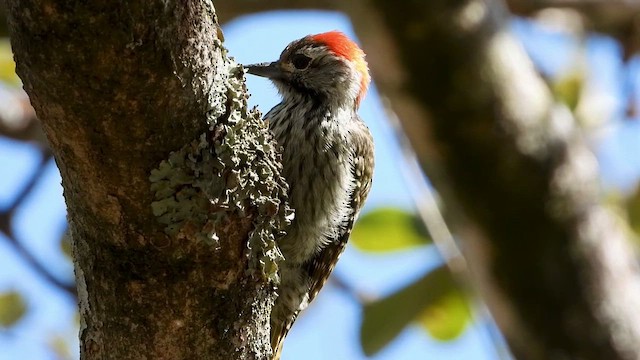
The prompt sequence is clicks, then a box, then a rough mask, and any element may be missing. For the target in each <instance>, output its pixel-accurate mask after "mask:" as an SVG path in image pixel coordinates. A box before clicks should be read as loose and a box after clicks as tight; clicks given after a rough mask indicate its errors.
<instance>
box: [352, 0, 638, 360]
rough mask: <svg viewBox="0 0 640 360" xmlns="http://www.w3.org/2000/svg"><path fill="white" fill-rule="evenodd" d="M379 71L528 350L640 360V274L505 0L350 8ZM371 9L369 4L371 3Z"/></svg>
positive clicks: (521, 352)
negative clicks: (511, 24)
mask: <svg viewBox="0 0 640 360" xmlns="http://www.w3.org/2000/svg"><path fill="white" fill-rule="evenodd" d="M350 4H351V6H349V7H348V9H347V12H348V13H349V14H351V15H352V19H353V21H354V26H355V27H356V30H357V31H358V34H363V36H362V37H361V40H362V42H363V46H364V49H365V51H366V52H367V53H368V54H385V55H386V56H385V57H379V58H377V57H376V56H375V55H373V56H370V57H369V59H370V65H371V67H372V70H373V77H374V79H376V84H377V85H378V86H379V88H380V90H381V92H382V93H383V94H385V95H386V96H388V98H389V100H390V103H391V105H392V107H393V109H394V110H395V111H396V112H397V114H398V116H399V118H400V119H401V121H402V123H403V126H404V127H405V129H406V132H407V134H408V136H409V137H410V140H411V142H412V144H413V145H414V148H415V149H416V152H417V155H418V157H419V159H420V161H421V164H422V167H423V169H425V171H426V172H427V174H428V175H429V178H430V179H431V180H432V181H433V183H434V185H435V186H436V188H437V189H438V192H439V193H440V194H441V195H442V197H443V199H444V203H445V204H446V207H447V210H448V211H447V213H448V214H449V215H451V214H454V215H455V216H451V219H450V220H452V222H454V223H455V224H456V225H457V226H455V227H454V229H455V230H456V232H457V233H458V235H460V237H461V239H462V240H464V242H463V246H464V250H465V251H464V252H465V257H466V258H467V260H469V263H470V265H471V268H472V271H470V274H472V275H473V277H474V279H475V280H476V281H475V284H476V285H477V286H478V288H479V289H480V292H481V294H482V295H483V299H484V300H485V301H486V302H487V304H488V305H489V308H490V309H491V311H492V313H493V315H494V317H495V318H496V320H497V322H498V325H499V326H500V328H501V330H502V331H503V334H504V335H505V336H506V338H507V340H508V342H509V345H510V347H511V349H512V351H513V353H514V355H515V356H516V358H518V359H536V360H537V359H540V360H546V359H583V360H585V359H593V360H600V359H608V360H614V359H625V360H632V359H640V348H639V347H638V344H639V343H640V312H638V308H640V287H639V285H640V283H639V281H638V280H639V279H640V278H639V274H638V266H637V263H636V260H635V257H634V253H633V251H632V248H631V246H630V243H629V242H628V239H627V233H625V230H624V228H623V227H622V226H621V225H622V224H621V222H620V221H618V220H616V219H615V217H614V215H613V214H611V212H610V211H608V210H607V209H606V207H605V206H603V205H602V204H601V199H600V193H599V187H598V171H597V166H598V165H597V161H596V159H595V157H594V156H593V154H592V153H590V152H589V150H588V149H587V147H586V145H585V141H584V139H583V138H582V137H581V133H580V129H579V128H578V127H577V125H576V123H575V120H574V119H573V117H572V115H571V113H570V111H569V110H568V109H566V108H562V107H561V106H560V105H557V104H554V101H553V99H552V97H551V94H550V92H549V90H548V88H547V87H546V86H545V84H544V83H543V81H542V79H540V77H539V76H538V75H537V73H536V71H535V69H534V68H533V66H532V64H531V62H530V60H529V59H528V58H527V57H526V54H525V53H524V51H523V49H522V48H521V47H520V46H519V44H518V43H517V41H515V39H513V37H512V35H511V34H509V31H508V28H507V19H508V13H507V11H506V9H505V8H504V5H503V4H502V3H501V2H500V1H497V0H456V1H453V0H432V1H424V2H411V3H405V4H403V6H398V4H397V3H393V2H389V1H385V0H368V1H367V0H362V1H354V2H352V3H350ZM365 4H366V5H365Z"/></svg>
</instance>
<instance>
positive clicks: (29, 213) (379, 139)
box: [0, 12, 640, 360]
mask: <svg viewBox="0 0 640 360" xmlns="http://www.w3.org/2000/svg"><path fill="white" fill-rule="evenodd" d="M221 17H222V18H224V16H221ZM333 29H339V30H342V31H344V32H345V33H347V34H348V35H351V36H353V35H354V34H353V31H352V29H351V27H350V25H349V22H348V19H347V18H346V17H345V16H343V15H341V14H338V13H327V12H296V13H291V12H290V13H287V12H273V13H265V14H259V15H255V16H250V17H245V18H240V19H237V20H236V21H233V22H231V23H228V24H225V25H224V26H223V30H224V33H225V38H226V42H225V45H226V46H227V47H228V49H229V53H230V54H231V55H232V56H234V57H235V58H236V60H237V61H238V62H240V63H244V64H247V63H254V62H263V61H271V60H275V59H277V58H278V56H279V54H280V52H281V50H282V49H283V48H284V47H285V46H286V45H287V44H288V43H289V42H290V41H291V40H294V39H297V38H299V37H302V36H304V35H307V34H310V33H318V32H324V31H328V30H333ZM512 29H513V30H514V32H515V33H516V34H518V36H520V38H521V39H523V40H524V42H525V48H526V50H527V51H528V52H529V54H530V55H531V57H532V58H533V59H534V61H535V62H536V64H537V66H538V67H539V68H540V69H541V71H542V72H543V73H545V74H547V75H549V76H555V75H557V74H559V73H562V72H563V71H566V70H568V69H571V67H572V66H574V64H575V63H574V60H575V55H574V50H575V49H576V48H577V44H576V43H575V42H573V41H571V40H570V39H569V38H568V37H567V36H565V35H562V34H559V33H557V32H553V31H549V30H545V29H543V28H540V27H538V26H531V25H530V23H528V22H525V21H515V22H514V23H513V26H512ZM619 52H620V49H619V48H618V47H617V46H616V44H615V43H614V42H613V41H612V40H610V39H607V38H603V37H593V38H590V40H589V41H588V43H587V55H588V64H589V67H588V68H589V69H593V72H590V73H589V74H588V77H589V79H590V81H591V82H592V83H593V84H594V87H596V88H599V89H600V90H601V91H604V92H606V94H607V95H608V96H610V97H611V98H613V99H614V105H615V104H617V105H616V106H614V107H613V109H612V114H613V120H612V121H610V122H607V123H606V124H605V125H603V126H602V127H603V129H605V131H602V132H601V133H602V134H601V135H600V136H598V137H594V138H593V139H592V140H591V141H592V145H593V148H594V149H595V150H596V151H597V154H598V157H599V159H600V160H601V168H602V177H603V184H604V188H606V189H622V190H623V191H629V190H631V189H633V187H634V186H635V184H636V182H637V179H638V176H640V157H638V156H636V154H638V153H640V141H637V139H638V136H639V135H640V124H638V122H637V121H623V120H622V119H621V117H622V114H623V111H622V109H621V104H622V101H620V99H621V97H622V96H625V95H626V94H627V93H628V91H629V89H630V88H631V86H630V85H632V84H635V83H637V80H638V75H637V74H638V71H637V68H638V64H636V63H635V62H634V63H632V65H631V66H630V67H629V68H630V70H629V69H624V68H623V67H622V65H621V64H620V60H619ZM629 74H631V76H629ZM374 81H375V79H374ZM247 84H248V88H249V90H250V92H251V93H252V96H251V98H250V105H257V106H259V107H260V109H261V110H262V111H263V112H266V111H268V110H269V109H270V108H271V107H272V106H273V105H275V104H276V103H277V102H278V96H277V93H276V91H275V88H274V87H273V86H272V85H271V84H270V83H269V82H268V81H266V80H264V79H260V78H256V77H249V78H248V80H247ZM616 99H617V100H618V102H617V103H616V102H615V100H616ZM360 114H361V116H362V117H363V118H364V119H365V120H366V122H367V124H368V125H369V127H370V128H371V130H372V133H373V135H374V138H375V141H376V163H377V167H376V172H375V175H374V184H373V188H372V192H371V195H370V198H369V201H368V203H367V206H366V208H365V211H367V210H370V209H372V208H375V207H379V206H398V207H401V208H404V209H408V210H411V209H413V204H412V199H411V196H410V194H409V192H408V190H407V189H408V188H410V186H409V185H410V184H408V183H407V182H406V181H405V180H404V179H403V177H402V173H403V168H402V167H403V166H404V164H402V162H399V161H397V159H399V158H400V151H399V148H398V146H397V144H396V142H395V140H394V138H393V131H392V130H391V128H390V126H389V125H388V124H387V123H386V120H385V118H384V113H383V110H382V107H381V104H380V101H379V98H378V94H377V91H376V88H375V85H374V86H372V88H371V90H370V92H369V95H368V96H367V98H366V99H365V101H364V102H363V104H362V108H361V111H360ZM38 156H39V155H38V152H36V151H34V150H33V149H32V148H31V147H29V146H28V145H24V144H21V143H17V142H13V141H9V140H6V139H3V138H0V169H3V171H2V173H3V176H0V208H2V207H6V206H7V204H8V203H10V202H11V200H12V199H13V196H15V194H16V193H17V192H18V191H19V189H20V188H21V186H22V185H23V184H24V182H25V180H26V179H28V178H29V176H30V175H31V173H32V172H33V171H34V170H35V168H36V166H37V164H38V162H39V158H38ZM65 216H66V215H65V211H64V201H63V198H62V187H61V186H60V176H59V174H58V172H57V169H56V167H55V165H54V164H53V162H51V163H50V164H48V166H47V169H46V172H45V176H44V177H43V179H42V180H41V182H40V183H39V184H38V186H37V187H36V190H35V191H34V192H33V193H32V194H31V195H30V198H29V200H28V201H27V203H26V204H25V205H24V206H23V207H22V208H21V209H20V210H19V212H18V214H17V216H16V219H15V223H14V227H15V229H16V235H17V236H18V238H19V239H20V241H22V242H23V244H25V246H26V247H27V248H28V249H30V250H31V251H32V252H33V253H34V254H35V256H36V257H37V258H38V259H39V260H40V261H41V262H42V263H45V264H47V266H48V267H49V268H50V269H51V271H52V272H53V273H54V274H55V275H56V276H57V277H59V278H60V279H63V280H69V279H71V278H72V275H73V274H72V266H71V264H70V262H69V261H68V260H67V259H66V258H65V257H64V256H63V255H62V253H61V252H60V251H59V244H58V242H57V241H58V239H59V236H60V233H61V231H62V230H63V228H64V222H65ZM0 259H2V262H0V291H5V290H8V289H17V290H19V291H21V292H22V293H23V294H25V296H26V298H27V301H28V303H29V306H30V309H31V311H30V312H29V313H28V315H27V316H26V317H25V318H24V319H23V320H22V321H21V322H20V323H19V324H18V325H17V326H15V327H14V328H12V329H11V332H10V333H8V334H7V333H3V332H0V349H2V351H0V360H4V359H7V360H9V359H18V358H28V359H35V360H40V359H53V358H54V357H52V355H51V353H50V352H49V351H48V346H49V345H48V344H49V343H50V341H51V340H50V338H51V336H53V335H56V334H57V335H58V336H61V337H63V338H65V339H67V340H68V341H70V342H71V346H72V350H74V351H75V349H77V340H75V333H76V327H75V326H76V325H75V321H76V320H75V318H74V307H75V304H74V302H73V300H72V299H71V298H70V297H68V296H67V295H65V294H61V293H60V292H58V291H57V290H56V289H54V288H52V287H51V285H49V284H48V283H46V282H44V281H43V280H42V279H41V278H40V277H39V276H38V275H37V274H35V273H34V272H33V270H32V269H31V268H30V267H29V266H28V264H25V263H24V261H22V259H21V258H19V257H17V256H15V254H14V252H13V250H12V249H11V247H10V246H9V245H8V244H7V241H5V239H0ZM438 264H440V258H439V256H438V254H437V253H436V252H435V250H434V249H433V248H422V249H418V250H412V251H405V252H398V253H393V254H388V255H371V254H365V253H362V252H359V251H358V250H356V249H354V248H352V247H349V248H348V249H347V251H346V253H345V255H344V256H343V257H342V260H341V262H340V263H339V265H338V267H337V269H336V273H338V274H339V275H340V276H341V278H342V279H344V280H345V281H346V282H347V283H348V284H349V285H350V286H351V287H353V288H355V289H357V290H358V291H360V292H363V293H366V294H369V295H372V296H384V295H386V294H389V293H392V292H393V291H395V290H397V289H399V288H401V287H403V286H405V285H407V284H409V283H411V282H412V281H414V280H415V279H417V278H418V277H420V276H422V275H423V274H424V273H426V272H427V271H429V270H430V269H432V268H434V267H435V266H437V265H438ZM360 311H361V308H360V305H359V304H357V303H356V302H355V301H354V300H353V299H352V298H351V297H350V296H348V295H347V294H345V293H344V292H343V291H341V290H338V289H336V288H333V287H331V286H330V285H329V286H328V287H327V288H326V289H325V290H324V291H323V292H322V293H321V294H320V296H319V297H318V299H317V300H316V301H315V303H314V304H313V306H312V307H311V308H310V309H309V310H308V311H307V312H306V313H305V314H304V315H303V316H302V317H301V318H300V319H299V320H298V322H297V323H296V325H295V326H294V328H293V331H292V333H291V335H290V336H289V337H288V339H287V341H286V343H285V350H284V355H283V360H293V359H302V358H304V359H309V360H315V359H318V360H320V359H346V360H360V359H366V357H365V356H364V355H363V353H362V351H361V350H360V347H359V344H358V336H359V335H358V331H359V330H358V328H359V324H360V320H361V319H360V315H361V313H360ZM326 344H331V346H327V345H326ZM416 358H429V359H451V360H457V359H478V360H485V359H486V360H490V359H498V356H497V354H496V350H495V349H494V347H493V345H492V341H491V336H490V334H489V330H488V327H487V325H486V324H485V323H484V322H483V321H481V322H480V324H475V325H472V326H470V327H469V328H468V329H467V331H465V333H464V334H463V335H462V336H461V337H460V338H459V339H458V340H456V341H452V342H439V341H436V340H433V339H431V338H430V337H429V336H428V335H427V334H426V333H425V332H424V331H422V330H421V329H420V328H419V327H416V326H414V327H409V328H408V329H406V330H405V331H404V332H403V333H402V334H401V336H400V337H399V338H398V339H397V340H396V341H395V342H394V343H392V344H391V345H390V346H388V347H387V348H385V349H384V350H383V351H382V352H380V353H379V354H378V355H376V356H375V357H374V358H373V359H376V360H391V359H393V360H402V359H416Z"/></svg>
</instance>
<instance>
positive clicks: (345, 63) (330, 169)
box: [245, 31, 374, 360]
mask: <svg viewBox="0 0 640 360" xmlns="http://www.w3.org/2000/svg"><path fill="white" fill-rule="evenodd" d="M245 69H246V71H247V73H249V74H252V75H257V76H261V77H266V78H268V79H269V80H271V81H272V82H273V84H275V87H276V88H277V90H278V92H279V93H280V96H281V98H282V99H281V101H280V103H279V104H277V105H276V106H275V107H273V108H272V109H271V110H270V111H269V112H268V113H267V114H266V115H265V116H264V121H266V122H267V123H268V127H269V129H270V130H271V132H272V133H273V135H274V137H275V139H276V141H277V143H278V145H279V147H280V150H281V153H282V166H283V170H282V174H283V176H284V178H285V179H286V181H287V183H288V185H289V201H290V205H291V206H292V208H293V209H294V211H295V217H294V219H293V221H292V223H291V225H290V227H289V229H288V231H287V233H286V235H284V236H283V237H282V238H280V239H279V240H278V246H279V248H280V250H281V252H282V254H283V256H284V260H283V261H282V262H281V264H280V267H279V275H280V283H279V285H278V287H277V290H276V292H277V295H278V296H277V298H276V300H275V304H274V306H273V308H272V311H271V318H270V326H271V348H272V353H273V357H272V359H274V360H278V359H280V356H281V352H282V346H283V342H284V338H285V337H286V335H287V333H288V332H289V330H290V328H291V326H292V325H293V323H294V322H295V320H296V318H297V317H298V314H299V313H300V312H301V311H302V310H304V309H305V308H306V307H307V305H308V304H309V303H310V302H311V301H312V300H313V299H314V298H315V297H316V295H317V294H318V292H319V291H320V289H321V288H322V287H323V285H324V284H325V282H326V281H327V279H328V277H329V275H330V274H331V272H332V271H333V269H334V267H335V265H336V263H337V261H338V258H339V257H340V255H341V254H342V252H343V251H344V249H345V246H346V244H347V241H348V239H349V236H350V234H351V230H352V228H353V225H354V222H355V220H356V219H357V217H358V214H359V212H360V209H361V208H362V206H363V204H364V201H365V199H366V198H367V195H368V193H369V190H370V189H371V184H372V175H373V169H374V144H373V138H372V136H371V133H370V131H369V129H368V127H367V126H366V124H365V123H364V121H363V120H362V119H361V118H360V116H359V115H358V109H359V107H360V104H361V102H362V99H363V98H364V96H365V95H366V93H367V89H368V87H369V83H370V81H371V78H370V75H369V69H368V65H367V62H366V60H365V54H364V52H363V51H362V50H361V49H360V47H359V46H358V45H357V44H356V43H355V42H354V41H352V40H351V39H349V38H348V37H347V36H346V35H345V34H344V33H342V32H339V31H329V32H325V33H320V34H314V35H308V36H305V37H303V38H301V39H298V40H295V41H293V42H291V43H290V44H289V45H288V46H287V47H286V48H285V49H284V50H283V51H282V54H281V55H280V58H279V59H278V60H277V61H273V62H267V63H260V64H253V65H247V66H245Z"/></svg>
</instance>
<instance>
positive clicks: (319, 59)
mask: <svg viewBox="0 0 640 360" xmlns="http://www.w3.org/2000/svg"><path fill="white" fill-rule="evenodd" d="M364 57H365V55H364V52H363V51H362V50H361V49H360V48H359V47H358V45H357V44H356V43H354V42H353V41H351V40H350V39H349V38H348V37H347V36H346V35H344V34H343V33H341V32H339V31H330V32H326V33H322V34H316V35H308V36H305V37H303V38H302V39H299V40H296V41H294V42H292V43H291V44H289V45H288V46H287V47H286V48H285V49H284V51H283V52H282V54H281V55H280V59H278V60H277V61H274V62H271V63H261V64H254V65H247V66H245V68H246V69H247V72H248V73H249V74H253V75H258V76H263V77H266V78H269V79H271V81H273V83H274V84H275V85H276V87H277V88H278V91H279V92H280V93H281V94H282V96H283V97H285V99H287V98H299V97H310V98H312V99H319V100H320V101H327V102H329V103H333V104H345V105H347V104H353V106H354V107H355V108H357V107H358V106H359V105H360V101H361V100H362V99H363V98H364V96H365V94H366V93H367V88H368V87H369V82H370V77H369V68H368V66H367V62H366V61H365V59H364Z"/></svg>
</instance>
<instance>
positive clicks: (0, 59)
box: [0, 38, 20, 85]
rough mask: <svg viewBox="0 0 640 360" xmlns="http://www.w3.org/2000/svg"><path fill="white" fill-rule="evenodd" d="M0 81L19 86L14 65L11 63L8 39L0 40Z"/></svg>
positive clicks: (11, 56) (11, 54)
mask: <svg viewBox="0 0 640 360" xmlns="http://www.w3.org/2000/svg"><path fill="white" fill-rule="evenodd" d="M0 81H3V82H6V83H9V84H12V85H20V78H18V75H16V64H15V62H13V53H12V52H11V44H10V43H9V38H0Z"/></svg>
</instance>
